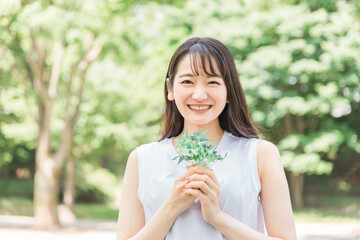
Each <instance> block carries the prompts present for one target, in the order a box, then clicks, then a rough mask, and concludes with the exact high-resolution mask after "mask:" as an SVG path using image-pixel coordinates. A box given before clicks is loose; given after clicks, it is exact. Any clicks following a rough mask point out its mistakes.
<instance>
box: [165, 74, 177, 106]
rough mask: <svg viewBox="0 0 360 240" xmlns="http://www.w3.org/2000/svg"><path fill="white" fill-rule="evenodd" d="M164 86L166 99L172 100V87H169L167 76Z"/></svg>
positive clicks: (173, 98)
mask: <svg viewBox="0 0 360 240" xmlns="http://www.w3.org/2000/svg"><path fill="white" fill-rule="evenodd" d="M166 87H167V90H168V95H167V98H168V100H169V101H174V100H175V97H174V93H173V89H172V87H169V78H166Z"/></svg>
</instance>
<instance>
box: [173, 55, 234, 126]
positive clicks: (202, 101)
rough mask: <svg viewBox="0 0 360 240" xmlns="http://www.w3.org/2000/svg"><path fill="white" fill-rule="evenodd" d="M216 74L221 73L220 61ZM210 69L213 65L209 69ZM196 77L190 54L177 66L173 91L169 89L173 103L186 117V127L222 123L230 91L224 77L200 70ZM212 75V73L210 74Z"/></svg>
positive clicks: (215, 66) (207, 67)
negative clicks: (222, 113)
mask: <svg viewBox="0 0 360 240" xmlns="http://www.w3.org/2000/svg"><path fill="white" fill-rule="evenodd" d="M213 65H214V68H215V72H216V73H217V74H218V75H221V74H220V71H219V69H218V66H217V65H216V62H215V61H213ZM206 69H207V70H209V66H206ZM199 70H201V71H199V75H198V76H196V75H194V73H193V72H192V69H191V61H190V57H189V55H186V56H185V57H184V58H183V59H182V60H181V61H180V62H179V64H178V66H177V73H176V75H175V78H174V83H173V88H172V89H169V93H168V99H169V101H173V100H175V104H176V106H177V108H178V110H179V111H180V113H181V115H182V116H183V117H184V124H185V127H189V124H191V125H197V126H198V125H209V126H207V127H208V129H209V128H210V127H211V125H212V124H214V123H215V124H217V125H218V124H219V120H218V117H219V115H220V113H221V112H222V111H223V109H224V108H225V105H226V102H227V101H226V100H227V92H226V86H225V83H224V80H223V78H221V77H211V76H208V75H206V73H205V72H204V71H203V70H202V69H199ZM208 72H210V71H208Z"/></svg>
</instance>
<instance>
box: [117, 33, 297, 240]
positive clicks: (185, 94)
mask: <svg viewBox="0 0 360 240" xmlns="http://www.w3.org/2000/svg"><path fill="white" fill-rule="evenodd" d="M165 101H166V106H165V126H164V133H163V137H162V138H161V139H160V140H159V141H158V142H152V143H149V144H144V145H141V146H139V147H137V148H136V149H135V150H134V151H133V152H132V153H131V154H130V156H129V159H128V163H127V167H126V171H125V176H124V181H123V187H122V194H121V196H122V199H121V203H120V211H119V220H118V236H117V239H118V240H123V239H159V240H160V239H167V240H177V239H187V240H192V239H194V240H195V239H208V240H224V239H296V233H295V223H294V219H293V214H292V208H291V203H290V197H289V192H288V186H287V182H286V178H285V174H284V170H283V168H282V165H281V161H280V156H279V152H278V150H277V148H276V147H275V146H274V145H273V144H271V143H270V142H267V141H265V140H260V139H259V138H258V134H257V129H256V128H255V127H254V125H253V124H252V122H251V119H250V115H249V112H248V108H247V105H246V100H245V94H244V91H243V89H242V86H241V84H240V81H239V78H238V73H237V71H236V68H235V64H234V59H233V57H232V55H231V53H230V51H229V50H228V49H227V48H226V47H225V46H224V45H223V44H222V43H221V42H219V41H217V40H215V39H211V38H191V39H189V40H188V41H186V42H185V43H183V44H182V45H181V46H180V47H179V48H178V49H177V50H176V52H175V53H174V55H173V57H172V59H171V61H170V64H169V68H168V72H167V75H166V79H165ZM186 129H188V132H189V133H190V134H191V133H193V132H194V131H195V132H198V131H202V132H206V138H207V139H211V140H213V141H214V142H215V143H218V146H217V152H218V153H219V154H220V155H225V153H227V157H226V158H225V159H224V160H223V161H221V163H220V162H219V163H217V164H214V165H213V167H212V169H200V168H198V167H192V168H190V169H188V170H187V169H186V168H185V167H183V166H180V165H177V164H176V162H175V161H172V159H174V158H176V157H177V156H178V153H177V152H176V150H175V149H176V144H177V141H176V139H178V138H180V137H181V136H182V135H183V134H184V132H186ZM129 219H131V221H129ZM265 226H266V227H265Z"/></svg>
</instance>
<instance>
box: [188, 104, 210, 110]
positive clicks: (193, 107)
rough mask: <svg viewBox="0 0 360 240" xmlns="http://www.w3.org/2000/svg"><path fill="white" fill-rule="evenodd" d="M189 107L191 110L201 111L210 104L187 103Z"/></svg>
mask: <svg viewBox="0 0 360 240" xmlns="http://www.w3.org/2000/svg"><path fill="white" fill-rule="evenodd" d="M189 108H191V109H192V110H197V111H201V110H207V109H209V108H211V105H206V106H195V105H189Z"/></svg>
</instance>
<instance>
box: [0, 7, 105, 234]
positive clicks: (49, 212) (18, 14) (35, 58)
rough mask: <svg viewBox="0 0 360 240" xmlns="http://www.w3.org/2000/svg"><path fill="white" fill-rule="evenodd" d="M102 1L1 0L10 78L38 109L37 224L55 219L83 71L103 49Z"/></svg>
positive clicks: (55, 221)
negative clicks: (59, 125)
mask: <svg viewBox="0 0 360 240" xmlns="http://www.w3.org/2000/svg"><path fill="white" fill-rule="evenodd" d="M105 3H106V2H98V1H87V2H86V3H80V2H78V1H67V2H63V1H57V2H46V1H26V2H20V1H11V2H8V1H2V2H1V5H2V6H4V7H2V9H1V10H2V11H1V14H0V16H1V24H2V28H3V30H2V31H1V36H0V37H1V44H2V47H5V48H6V49H7V51H8V52H9V53H10V54H11V56H10V57H9V58H10V59H11V60H13V65H12V68H11V70H10V71H9V73H11V74H12V75H13V76H14V77H11V79H12V80H20V81H21V82H22V84H23V87H24V89H25V92H26V94H25V96H27V98H28V99H27V102H29V103H30V104H31V102H33V103H35V104H36V105H37V108H38V109H37V112H36V113H34V117H35V119H36V123H37V125H38V136H37V145H36V172H35V189H34V202H35V206H34V214H35V218H36V224H37V226H39V227H43V228H53V227H54V226H56V225H58V224H59V222H58V218H57V201H58V191H59V189H58V178H59V173H60V170H61V167H62V165H63V163H64V161H65V157H66V156H67V155H68V153H69V151H70V149H71V145H72V138H73V135H74V127H75V124H76V121H77V119H78V116H79V108H80V104H81V102H82V92H83V86H84V82H85V78H86V72H87V70H88V68H89V66H90V64H91V63H92V62H93V61H94V60H95V59H96V58H97V57H98V56H99V54H100V53H101V50H102V46H103V42H104V41H102V40H101V38H100V37H99V36H101V35H100V30H103V28H104V25H105V22H106V19H107V18H108V17H109V16H106V15H100V14H98V12H97V10H99V11H100V12H101V11H103V12H106V11H104V10H106V9H105V8H106V7H107V5H106V4H105ZM93 19H96V21H93ZM64 59H65V60H66V61H64ZM74 86H75V87H74ZM59 92H60V93H62V94H63V96H64V101H65V111H64V115H63V126H64V127H63V131H62V137H61V140H60V142H59V145H58V147H57V150H56V151H53V150H52V149H53V148H52V145H51V132H52V131H51V121H52V118H53V116H52V110H53V108H54V104H55V102H56V100H57V97H58V95H59ZM30 107H32V106H30Z"/></svg>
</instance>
